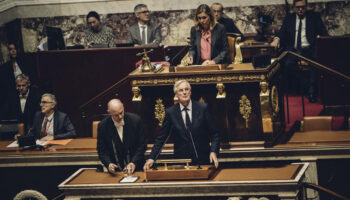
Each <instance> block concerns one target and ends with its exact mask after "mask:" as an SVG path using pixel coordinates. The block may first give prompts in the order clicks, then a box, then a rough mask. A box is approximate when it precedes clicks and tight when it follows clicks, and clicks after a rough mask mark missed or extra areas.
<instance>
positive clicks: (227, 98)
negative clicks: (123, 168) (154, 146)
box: [128, 62, 284, 148]
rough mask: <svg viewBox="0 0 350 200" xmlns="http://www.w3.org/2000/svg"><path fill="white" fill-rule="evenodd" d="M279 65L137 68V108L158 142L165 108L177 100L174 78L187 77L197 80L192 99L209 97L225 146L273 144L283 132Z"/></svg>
mask: <svg viewBox="0 0 350 200" xmlns="http://www.w3.org/2000/svg"><path fill="white" fill-rule="evenodd" d="M279 69H280V65H279V63H278V62H275V63H273V64H272V65H270V66H269V67H267V68H264V69H254V67H253V66H252V64H251V63H244V64H232V65H229V66H221V65H215V66H207V67H203V66H190V67H176V68H175V69H173V68H172V67H170V68H168V67H164V68H163V69H162V70H160V71H158V72H157V73H154V72H146V73H144V72H142V71H141V70H139V69H137V70H135V71H133V72H132V73H130V74H129V77H128V78H129V80H130V82H131V85H132V91H133V94H134V97H133V105H134V111H135V112H136V113H138V114H139V115H140V116H141V117H142V120H143V122H144V124H145V128H146V132H147V134H149V135H148V138H149V141H148V143H153V141H154V138H155V137H156V135H157V132H158V130H159V128H160V127H161V125H162V122H163V120H164V115H165V109H166V108H168V107H170V106H171V105H172V104H174V102H176V98H175V96H174V92H173V85H174V83H175V82H176V81H177V80H180V79H186V80H188V81H189V82H190V84H191V86H192V99H194V100H198V101H201V102H206V103H208V105H209V107H210V109H211V112H212V114H213V116H214V120H215V122H216V125H217V127H218V129H219V131H220V134H221V136H222V147H223V148H225V147H232V146H234V145H235V144H236V143H240V144H242V142H243V143H244V144H246V145H249V144H255V145H256V144H258V145H259V144H260V145H264V144H271V143H272V142H273V141H274V139H275V138H276V137H277V136H278V134H280V133H281V132H282V130H283V127H284V119H283V118H284V115H283V101H282V92H281V86H280V84H279V82H280V70H279ZM172 71H173V72H172ZM170 142H171V139H170Z"/></svg>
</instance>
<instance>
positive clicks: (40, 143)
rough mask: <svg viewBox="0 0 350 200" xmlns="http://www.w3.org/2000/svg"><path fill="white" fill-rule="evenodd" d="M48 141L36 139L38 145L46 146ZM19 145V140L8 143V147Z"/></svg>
mask: <svg viewBox="0 0 350 200" xmlns="http://www.w3.org/2000/svg"><path fill="white" fill-rule="evenodd" d="M47 142H48V141H43V140H36V145H40V146H44V145H45V144H46V143H47ZM11 147H18V142H17V140H15V141H14V142H12V143H11V144H9V145H7V148H11Z"/></svg>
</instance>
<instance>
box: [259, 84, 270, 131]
mask: <svg viewBox="0 0 350 200" xmlns="http://www.w3.org/2000/svg"><path fill="white" fill-rule="evenodd" d="M260 88H261V91H260V95H259V97H260V111H261V123H262V127H263V133H272V132H273V126H272V117H271V109H270V90H269V84H268V83H267V82H265V81H263V82H260Z"/></svg>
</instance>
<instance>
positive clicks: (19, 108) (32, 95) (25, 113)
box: [12, 74, 42, 133]
mask: <svg viewBox="0 0 350 200" xmlns="http://www.w3.org/2000/svg"><path fill="white" fill-rule="evenodd" d="M16 87H17V91H18V94H17V95H16V96H15V97H14V99H13V101H12V103H13V104H14V105H15V107H14V110H13V112H14V113H16V115H17V119H18V122H21V123H24V130H25V132H26V133H27V132H28V130H29V128H30V127H32V124H33V119H34V115H35V113H36V112H37V111H39V110H40V100H41V94H42V93H41V92H40V91H39V90H38V89H37V88H35V87H30V80H29V77H28V76H26V75H24V74H20V75H18V76H17V77H16Z"/></svg>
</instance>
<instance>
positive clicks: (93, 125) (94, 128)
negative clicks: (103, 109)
mask: <svg viewBox="0 0 350 200" xmlns="http://www.w3.org/2000/svg"><path fill="white" fill-rule="evenodd" d="M99 123H100V121H93V122H92V138H97V127H98V124H99Z"/></svg>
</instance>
